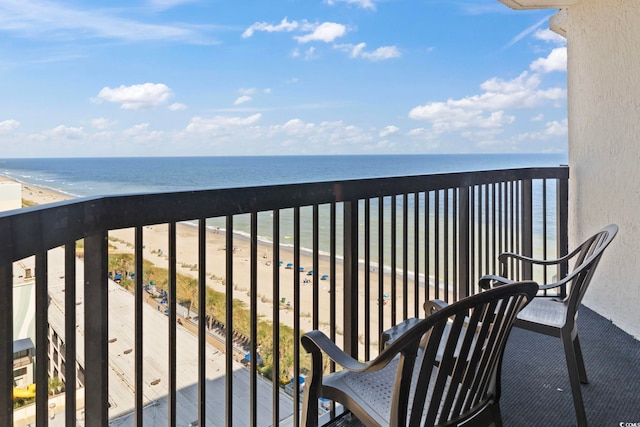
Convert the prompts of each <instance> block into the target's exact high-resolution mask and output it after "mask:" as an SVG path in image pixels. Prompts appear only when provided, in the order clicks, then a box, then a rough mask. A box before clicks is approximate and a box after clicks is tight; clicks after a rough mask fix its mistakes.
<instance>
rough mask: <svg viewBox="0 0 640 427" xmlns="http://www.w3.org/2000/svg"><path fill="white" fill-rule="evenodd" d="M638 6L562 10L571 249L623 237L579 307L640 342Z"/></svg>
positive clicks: (596, 0)
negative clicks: (598, 234) (613, 232)
mask: <svg viewBox="0 0 640 427" xmlns="http://www.w3.org/2000/svg"><path fill="white" fill-rule="evenodd" d="M639 17H640V1H635V0H633V1H629V0H607V1H606V2H605V1H601V0H582V1H580V2H579V3H578V4H576V5H574V6H572V7H571V8H569V9H568V10H567V21H566V30H567V34H566V36H567V48H568V100H569V101H568V108H569V165H570V173H571V177H570V218H569V224H570V231H569V233H570V242H572V243H575V242H579V241H581V240H582V239H583V238H584V237H586V236H588V235H590V234H592V233H593V232H595V231H597V230H598V229H600V228H601V227H602V226H604V225H606V224H608V223H616V224H618V225H619V226H620V232H619V234H618V237H617V238H616V240H614V241H613V243H612V244H611V246H610V248H609V249H608V250H607V252H605V254H604V256H603V258H602V261H601V263H600V266H599V267H598V271H597V272H596V276H595V277H594V280H593V282H592V284H591V288H590V289H589V291H588V292H587V294H586V296H585V300H584V303H585V304H586V305H587V306H588V307H591V308H593V309H594V310H596V311H597V312H598V313H600V314H601V315H603V316H605V317H607V318H609V319H611V320H613V322H614V323H615V324H617V325H618V326H619V327H621V328H622V329H624V330H626V331H627V332H629V333H630V334H632V335H633V336H635V337H636V338H640V21H639Z"/></svg>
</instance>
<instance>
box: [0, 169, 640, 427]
mask: <svg viewBox="0 0 640 427" xmlns="http://www.w3.org/2000/svg"><path fill="white" fill-rule="evenodd" d="M567 213H568V168H566V167H558V168H528V169H513V170H497V171H482V172H469V173H452V174H439V175H425V176H410V177H394V178H379V179H367V180H352V181H340V182H321V183H309V184H295V185H277V186H264V187H250V188H236V189H221V190H208V191H193V192H179V193H163V194H141V195H127V196H105V197H96V198H84V199H79V200H74V201H68V202H60V203H55V204H50V205H46V206H39V207H33V208H28V209H25V210H21V211H13V212H10V213H4V214H0V236H2V241H3V242H4V243H3V245H2V246H0V325H3V326H2V327H0V345H1V346H2V350H1V351H0V407H2V408H8V409H7V410H3V411H2V412H1V413H0V425H12V424H13V423H16V424H19V423H21V422H25V423H26V422H27V421H28V422H33V421H34V419H33V417H31V418H28V419H27V418H26V417H23V415H21V414H22V413H21V412H20V411H21V409H15V410H12V409H11V408H13V406H14V405H13V396H12V385H13V384H12V381H13V378H12V376H11V372H12V367H13V360H12V356H11V355H12V351H9V350H10V349H12V343H13V341H14V340H15V339H18V338H20V337H14V333H13V330H15V328H11V326H10V325H13V323H14V313H13V310H14V308H13V307H14V304H13V296H14V292H13V286H12V284H13V283H14V278H15V277H17V276H18V274H17V270H18V267H17V266H18V265H20V266H23V267H28V268H31V271H34V272H35V281H34V282H33V286H34V287H35V293H34V294H35V311H34V313H33V317H34V321H35V369H34V372H35V378H34V382H35V384H36V388H37V389H38V390H43V389H46V388H47V384H48V380H49V377H50V376H52V375H54V373H55V372H58V373H59V375H60V377H61V378H64V381H65V387H64V390H65V393H64V395H63V396H62V397H60V396H59V397H58V398H57V399H58V400H57V404H56V406H54V407H52V406H51V405H52V401H51V399H50V398H49V396H48V395H47V394H45V393H36V396H35V402H34V403H33V405H34V406H33V408H35V422H36V425H38V426H45V425H49V424H51V425H54V424H55V423H57V424H55V425H62V422H63V421H64V424H65V425H68V426H74V425H76V423H79V424H83V425H88V426H95V425H108V424H109V423H110V422H112V423H114V425H116V424H117V425H142V424H143V422H144V423H145V424H147V423H152V422H153V423H154V424H168V425H189V424H191V425H201V426H202V425H222V424H225V425H237V426H245V425H251V426H262V425H293V426H297V425H299V424H300V421H299V418H298V414H299V412H300V409H301V404H300V400H299V399H298V398H295V396H299V395H300V393H301V392H302V390H303V388H304V375H305V372H306V369H307V367H308V364H309V361H308V360H307V358H306V356H305V355H304V354H302V352H301V348H300V346H299V345H297V343H299V339H300V335H301V334H302V333H304V332H305V331H306V330H310V329H316V328H319V329H323V330H325V331H326V332H327V334H329V336H331V337H332V338H333V339H334V340H336V341H337V342H338V343H339V344H340V345H341V346H342V348H344V349H345V351H347V352H349V353H351V354H352V355H353V356H355V357H359V358H361V359H368V358H370V357H373V356H374V355H375V354H377V352H378V351H379V346H380V343H379V341H378V337H379V336H380V333H381V332H382V331H383V330H385V329H387V328H389V327H390V326H392V325H395V324H396V323H398V322H401V321H402V320H404V319H406V318H408V317H415V316H423V313H422V312H421V307H422V303H423V302H424V301H425V300H427V299H432V298H440V299H443V300H446V301H449V302H452V301H455V300H457V299H460V298H463V297H465V296H467V295H471V294H473V293H475V292H478V291H479V289H478V288H477V286H476V285H475V283H476V281H477V279H478V278H479V277H480V276H481V275H483V274H486V273H494V272H495V269H496V259H497V255H498V254H499V253H500V252H502V251H505V250H511V251H517V252H521V253H524V254H529V255H534V256H549V257H553V256H556V255H558V254H563V253H566V251H567V247H568V242H567ZM558 273H559V272H557V271H523V272H519V274H521V275H522V277H533V278H534V279H536V280H539V281H543V280H545V278H551V277H552V276H553V275H554V274H558ZM546 296H554V295H546ZM585 313H586V314H585V315H584V317H585V319H584V320H583V321H584V323H585V324H586V325H588V326H587V327H586V328H584V329H583V330H584V336H583V340H584V344H583V348H585V358H586V363H587V369H588V370H592V369H597V368H596V366H595V365H597V364H598V363H604V362H605V361H606V360H607V358H609V359H608V360H614V356H615V357H619V359H615V360H619V362H617V363H616V364H615V366H614V367H613V368H611V369H613V371H615V372H613V371H611V370H607V371H603V372H602V374H601V375H599V376H597V375H596V374H595V373H594V375H593V377H594V380H593V384H592V385H590V386H587V387H586V388H585V390H586V391H585V393H584V394H585V401H586V404H587V415H588V416H590V417H594V420H603V421H606V422H609V423H611V422H616V423H617V422H625V421H629V422H636V421H639V420H638V419H637V415H638V414H637V413H636V414H634V413H633V412H630V411H632V410H630V409H628V408H629V406H628V405H627V407H625V406H624V405H625V404H628V403H631V402H632V401H633V397H632V396H637V394H635V395H634V394H633V393H640V391H639V390H637V388H638V387H639V386H638V385H639V384H640V381H638V378H635V379H633V378H632V377H633V376H634V375H635V377H638V373H637V369H636V368H635V367H633V363H632V361H633V360H634V357H635V360H636V361H637V359H638V354H640V350H639V349H638V343H637V342H635V341H633V340H632V339H631V338H630V337H628V336H626V337H625V335H624V334H622V335H621V338H620V341H619V343H620V344H619V346H617V347H615V348H609V346H607V345H606V343H603V342H602V341H604V340H602V337H600V336H597V335H595V336H594V335H592V334H590V332H591V330H593V331H594V333H595V331H602V330H604V331H605V332H604V333H605V334H606V335H605V336H607V337H611V336H613V334H614V333H618V334H619V333H621V332H620V331H619V330H617V329H615V328H614V327H612V326H611V325H610V324H609V322H607V321H606V320H605V319H602V318H600V317H599V316H598V315H597V314H596V313H593V312H590V311H588V310H585ZM581 320H582V319H581ZM4 325H9V326H8V327H7V326H4ZM587 328H588V330H587ZM607 328H610V329H611V330H609V329H607ZM50 329H52V330H53V331H54V332H55V334H56V335H53V336H55V337H56V338H57V337H58V336H59V337H60V339H61V340H62V341H63V342H64V345H63V346H61V353H60V360H62V359H64V361H65V362H66V363H64V364H61V366H60V367H56V366H49V365H50V364H52V363H53V365H55V364H56V363H57V362H56V361H50V360H48V346H47V339H48V337H49V336H51V335H52V334H51V332H50V331H49V330H50ZM541 339H542V340H544V337H542V338H541ZM590 339H592V341H589V340H590ZM608 339H609V338H608ZM625 339H626V341H625ZM536 340H538V337H531V336H529V335H526V333H525V332H523V331H514V334H513V339H512V342H510V345H509V347H508V350H507V357H506V359H505V366H504V372H503V381H504V388H503V391H504V394H503V414H504V418H505V422H506V425H519V426H520V425H539V424H540V423H538V422H537V420H540V419H542V418H540V417H538V416H537V414H536V413H534V412H532V411H531V409H530V408H537V409H536V411H539V412H540V413H541V414H542V413H544V414H546V416H553V417H554V418H553V420H554V422H552V423H551V424H553V425H565V424H566V425H571V424H572V422H573V420H574V415H573V409H572V403H571V396H570V393H569V391H568V383H567V384H566V385H563V381H564V379H565V377H566V375H565V366H564V358H563V357H562V354H560V352H561V346H560V345H559V343H556V342H554V341H551V342H550V343H549V344H548V345H547V343H546V341H544V342H540V341H536ZM56 341H57V340H56ZM556 344H557V345H556ZM592 346H593V347H595V349H593V348H590V347H592ZM536 348H537V351H539V349H540V348H544V352H545V353H544V354H545V355H546V356H548V359H547V357H546V356H545V358H544V359H543V360H539V359H537V360H534V362H535V363H532V358H533V357H534V356H531V354H532V350H533V349H536ZM590 350H594V351H592V352H591V353H590ZM596 350H597V351H596ZM605 350H606V351H608V352H610V353H611V354H609V355H608V356H603V354H605V353H606V352H605ZM598 351H600V352H598ZM556 353H557V354H556ZM590 357H592V358H593V359H590ZM70 361H75V363H69V362H70ZM254 362H257V363H254ZM524 363H526V364H527V366H529V365H530V367H528V368H527V369H534V368H535V367H536V366H538V367H539V368H537V369H538V370H539V371H540V372H538V371H535V375H532V374H530V373H529V374H526V373H524V374H523V373H522V371H521V369H520V367H521V366H522V365H523V364H524ZM541 367H544V368H545V369H544V371H543V370H541V369H540V368H541ZM328 369H333V367H332V366H329V367H328ZM625 369H628V372H627V373H626V377H625V376H624V375H623V378H627V379H633V380H629V381H628V384H625V390H628V391H623V390H621V391H620V392H624V393H631V394H628V396H629V400H628V401H627V402H619V403H618V404H613V403H611V402H610V401H609V400H607V402H609V403H610V404H607V405H602V404H600V403H598V402H602V401H604V400H603V399H605V397H609V396H610V395H611V394H610V393H609V390H611V389H612V388H613V387H614V384H615V383H614V376H615V375H618V373H619V372H624V371H625ZM596 377H597V379H596ZM294 378H296V379H298V380H296V381H293V379H294ZM541 382H542V383H541ZM71 384H74V385H75V387H72V386H70V385H71ZM558 384H559V385H558ZM634 387H635V389H634ZM541 390H548V393H542V392H541ZM559 390H563V391H559ZM74 391H75V393H74ZM549 405H553V406H549ZM590 405H592V406H591V407H590ZM616 405H619V406H616ZM321 406H323V405H321ZM324 407H325V408H326V413H323V414H321V415H322V417H323V419H324V420H327V421H330V420H331V419H333V418H336V417H338V416H339V412H340V411H339V408H337V409H336V408H333V407H332V406H331V405H329V404H328V403H327V404H326V405H324ZM551 407H552V408H553V412H552V411H550V408H551ZM635 407H637V405H636V406H634V408H635ZM55 408H59V409H58V410H56V409H55ZM60 408H63V409H62V410H60ZM594 408H597V411H596V410H594ZM603 411H604V412H603ZM633 416H636V419H634V418H633ZM21 417H22V418H21ZM52 417H53V418H52ZM603 417H604V418H603ZM342 420H343V421H344V418H343V419H342ZM594 422H597V421H594Z"/></svg>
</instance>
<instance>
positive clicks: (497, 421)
mask: <svg viewBox="0 0 640 427" xmlns="http://www.w3.org/2000/svg"><path fill="white" fill-rule="evenodd" d="M491 415H492V416H493V426H494V427H502V412H500V405H499V404H498V403H495V404H493V405H491Z"/></svg>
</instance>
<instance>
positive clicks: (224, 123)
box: [186, 114, 262, 133]
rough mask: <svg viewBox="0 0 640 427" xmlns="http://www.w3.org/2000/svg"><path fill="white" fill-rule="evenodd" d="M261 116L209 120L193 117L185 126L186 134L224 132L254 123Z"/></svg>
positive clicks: (218, 117) (222, 117) (225, 117)
mask: <svg viewBox="0 0 640 427" xmlns="http://www.w3.org/2000/svg"><path fill="white" fill-rule="evenodd" d="M261 117H262V114H253V115H251V116H247V117H228V116H216V117H213V118H210V119H207V118H204V117H194V118H192V119H191V122H190V123H189V124H188V125H187V128H186V130H187V132H195V133H209V132H216V131H220V130H224V129H227V128H232V127H242V126H249V125H252V124H254V123H256V122H257V121H258V120H260V118H261Z"/></svg>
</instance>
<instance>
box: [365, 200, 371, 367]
mask: <svg viewBox="0 0 640 427" xmlns="http://www.w3.org/2000/svg"><path fill="white" fill-rule="evenodd" d="M370 301H371V200H370V199H366V200H365V201H364V359H365V360H370V357H371V349H370V347H371V304H370Z"/></svg>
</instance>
